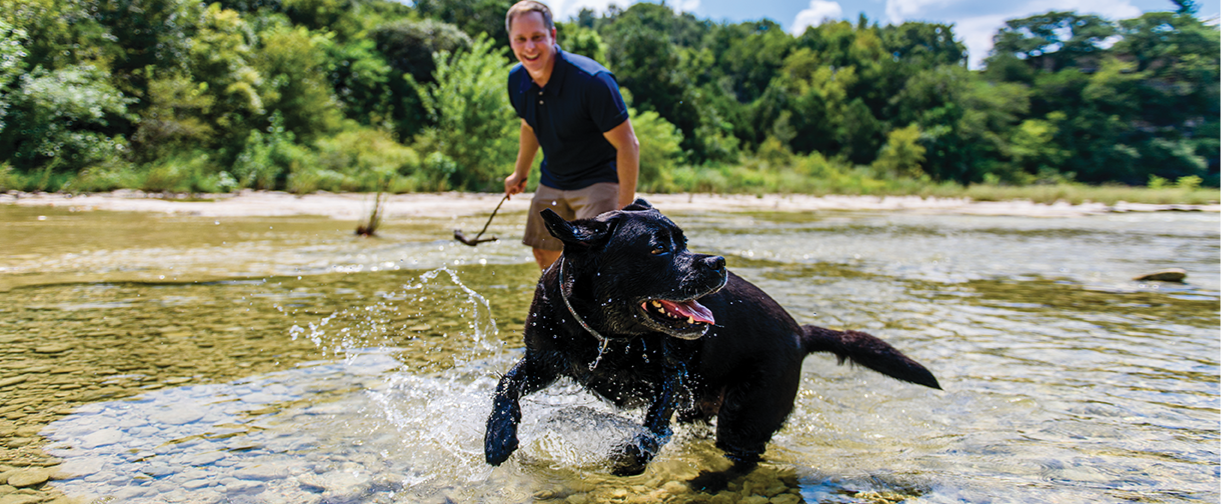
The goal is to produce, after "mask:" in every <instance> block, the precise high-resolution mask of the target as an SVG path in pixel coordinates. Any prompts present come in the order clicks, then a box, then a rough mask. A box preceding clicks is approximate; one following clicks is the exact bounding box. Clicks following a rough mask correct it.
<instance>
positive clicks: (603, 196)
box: [505, 0, 640, 269]
mask: <svg viewBox="0 0 1221 504" xmlns="http://www.w3.org/2000/svg"><path fill="white" fill-rule="evenodd" d="M505 29H506V30H507V31H508V32H509V45H510V46H511V47H512V49H513V55H514V56H516V57H517V61H518V62H520V64H518V65H517V66H514V67H513V70H512V71H511V72H510V73H509V99H510V101H511V102H512V103H513V108H514V109H516V110H517V115H518V117H520V118H521V135H520V138H521V144H520V147H519V149H518V151H517V162H516V164H515V166H514V170H513V174H512V175H509V176H508V177H506V178H505V195H506V196H512V195H514V194H518V193H521V192H522V191H525V189H526V178H527V177H528V176H529V175H530V165H531V164H532V163H533V162H534V155H535V154H536V153H537V152H538V149H539V148H540V147H542V149H543V162H542V164H541V165H540V169H541V171H542V178H541V180H540V184H539V186H538V189H536V190H535V192H534V200H533V201H532V202H531V204H530V215H529V217H528V218H527V220H526V233H525V236H524V237H523V238H522V243H524V244H526V245H529V246H531V247H533V248H534V259H535V261H537V262H538V266H539V268H541V269H547V267H548V266H550V265H551V263H553V262H555V260H556V259H559V257H560V253H561V252H562V251H563V249H564V246H563V243H562V242H560V241H559V240H558V239H556V238H555V237H552V236H551V235H550V234H549V233H548V232H547V228H546V226H545V225H544V224H543V219H542V217H541V216H540V215H539V212H541V211H542V210H543V209H544V208H550V209H552V210H554V211H555V212H556V213H558V214H560V216H562V217H564V218H565V219H568V220H572V219H574V218H576V219H584V218H590V217H594V216H596V215H598V214H601V213H603V212H608V211H611V210H617V209H620V208H623V207H625V206H627V205H628V204H630V203H631V202H632V201H634V200H635V199H636V177H637V175H638V173H639V171H640V144H639V142H637V140H636V133H635V132H633V131H632V123H631V121H630V120H629V119H628V112H627V106H626V105H625V104H624V103H623V97H622V96H621V95H620V94H619V85H618V84H617V83H616V82H615V78H614V76H613V75H611V73H610V71H609V70H607V69H606V68H605V67H603V66H602V65H601V64H599V63H598V62H596V61H594V60H592V59H589V58H586V57H584V56H580V55H576V54H570V53H566V52H564V51H562V50H560V48H559V46H557V45H556V43H555V24H554V22H552V19H551V10H550V9H548V8H547V6H546V5H543V4H542V3H540V2H536V1H534V0H524V1H522V2H518V3H517V4H515V5H513V7H511V8H509V12H508V14H507V15H506V16H505Z"/></svg>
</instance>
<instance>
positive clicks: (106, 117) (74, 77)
mask: <svg viewBox="0 0 1221 504" xmlns="http://www.w3.org/2000/svg"><path fill="white" fill-rule="evenodd" d="M109 77H110V75H109V74H108V73H107V72H104V71H102V70H99V69H97V68H95V67H92V66H71V67H67V68H63V69H59V70H54V71H48V70H45V69H43V68H41V67H38V68H35V69H34V70H33V71H31V72H29V73H26V74H24V75H22V76H21V78H20V79H19V81H18V86H17V89H15V90H13V92H12V93H11V94H9V97H8V98H6V100H12V101H11V105H10V107H11V108H9V110H8V111H7V117H6V125H5V127H4V129H3V130H2V131H0V152H5V153H8V156H6V157H8V161H9V162H11V163H12V164H13V166H14V167H15V168H17V169H18V170H23V171H34V170H36V169H37V170H44V171H47V172H51V171H59V172H73V173H75V172H79V171H81V170H83V169H86V168H90V167H93V166H98V165H111V164H122V163H123V155H124V153H125V151H126V150H127V146H128V142H127V139H126V138H124V137H123V136H122V135H117V134H110V133H109V132H108V131H107V129H108V127H109V126H111V124H112V123H113V122H116V121H123V120H126V119H127V117H128V115H127V106H128V105H129V104H131V103H132V102H133V101H134V100H132V99H130V98H127V97H126V96H124V95H123V93H121V92H120V91H119V90H117V89H115V88H114V87H112V86H111V85H110V83H109Z"/></svg>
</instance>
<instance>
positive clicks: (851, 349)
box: [484, 199, 941, 475]
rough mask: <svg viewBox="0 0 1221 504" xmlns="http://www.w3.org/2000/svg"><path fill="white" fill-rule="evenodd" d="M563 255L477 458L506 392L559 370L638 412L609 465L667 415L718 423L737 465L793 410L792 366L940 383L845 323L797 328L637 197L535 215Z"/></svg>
mask: <svg viewBox="0 0 1221 504" xmlns="http://www.w3.org/2000/svg"><path fill="white" fill-rule="evenodd" d="M543 218H544V220H545V221H546V223H547V229H548V230H549V231H550V232H551V234H552V235H554V236H555V237H556V238H559V239H560V240H562V241H563V242H564V254H563V255H562V256H561V257H560V259H559V260H558V261H556V263H555V265H553V266H552V267H551V268H549V269H548V270H547V271H545V272H544V273H543V275H542V278H541V279H540V280H539V284H538V288H537V289H536V290H535V293H534V302H533V304H532V305H531V306H530V314H529V316H528V317H527V318H526V330H525V339H526V355H525V358H523V359H522V360H521V361H519V362H517V364H516V365H514V366H513V368H512V369H511V370H509V372H508V373H506V374H505V375H504V377H503V378H501V380H500V384H499V385H498V386H497V387H496V396H495V398H494V403H493V407H492V414H491V416H490V417H489V418H488V424H487V433H486V435H485V437H484V455H485V456H486V458H487V461H488V463H489V464H492V465H500V464H501V463H502V462H504V461H505V460H506V459H508V458H509V455H511V454H512V453H513V451H514V450H516V449H517V424H518V422H519V421H520V420H521V406H520V404H519V403H518V400H519V399H520V398H521V397H522V396H523V395H526V394H529V393H532V392H535V391H537V390H539V389H541V388H543V387H546V386H547V385H548V384H550V383H552V382H554V381H555V380H556V379H557V378H559V377H560V376H569V377H571V378H573V379H574V380H576V381H577V383H580V384H581V385H583V386H584V387H585V388H587V389H589V390H591V391H593V392H594V393H595V394H597V395H599V396H601V397H603V398H605V399H606V400H608V401H610V402H612V403H614V404H615V405H616V406H619V407H636V406H645V405H647V406H648V413H647V414H646V416H645V420H644V428H645V429H644V432H642V433H641V434H639V435H638V436H636V438H635V439H633V440H631V441H630V442H628V443H626V444H625V445H623V446H621V447H620V448H619V449H617V450H616V453H615V454H614V456H613V458H612V460H613V464H614V468H613V470H614V473H615V474H617V475H633V474H639V473H641V472H643V471H644V468H645V465H646V464H648V462H649V460H650V459H652V457H653V455H655V454H656V453H657V451H658V449H660V448H661V445H663V444H664V443H665V442H666V440H667V439H668V438H669V436H670V432H671V431H670V420H671V417H672V416H674V414H675V413H677V418H678V421H680V422H692V421H697V420H705V421H706V420H710V419H711V418H712V417H713V416H715V417H717V424H716V445H717V447H718V448H720V449H721V450H724V452H725V456H726V457H728V458H729V459H730V460H732V461H734V463H735V464H734V470H735V471H738V472H745V471H748V470H750V469H751V468H753V467H754V466H755V464H756V463H757V462H758V460H759V459H760V456H761V455H762V454H763V451H764V449H765V447H766V444H767V442H768V440H770V439H771V437H772V434H774V433H775V432H776V431H777V430H779V429H780V427H781V425H782V424H783V423H784V419H785V417H787V416H788V414H789V412H791V411H792V409H793V399H794V398H795V397H796V395H797V388H798V382H799V381H800V376H801V361H802V359H803V358H805V356H806V354H808V353H810V352H831V353H834V354H835V355H836V356H838V357H839V360H840V362H841V363H842V362H843V361H844V359H851V360H852V361H853V362H855V363H857V364H860V365H863V366H865V367H868V368H870V369H873V370H875V371H878V372H881V373H883V374H886V375H889V376H892V377H895V378H898V379H900V380H905V381H908V382H912V383H917V384H920V385H925V386H928V387H932V388H941V387H940V386H939V385H938V384H937V379H936V378H934V377H933V375H932V373H930V372H929V371H928V370H926V369H924V367H923V366H921V365H920V364H918V363H916V362H915V361H913V360H911V359H909V358H907V356H905V355H903V354H902V353H901V352H899V351H898V350H896V349H894V348H893V347H891V346H890V345H889V344H887V343H886V342H884V341H882V340H880V339H878V338H875V337H873V336H870V335H868V334H865V333H862V332H856V331H843V332H841V331H834V330H830V329H823V328H821V327H815V326H810V325H806V326H800V325H798V324H797V322H796V321H794V320H793V318H792V317H791V316H789V314H788V313H787V312H785V311H784V309H783V308H781V307H780V305H778V304H777V303H776V302H775V301H774V300H773V299H772V298H771V297H769V296H768V295H767V294H766V293H764V292H763V291H762V290H759V288H758V287H755V286H754V285H752V284H751V283H750V282H747V281H746V280H743V279H741V278H740V277H738V276H737V275H734V274H733V273H730V272H728V271H727V270H726V269H725V259H724V258H723V257H719V256H709V255H703V254H694V253H691V252H690V251H688V250H687V247H686V242H687V239H686V238H685V237H684V236H683V231H682V230H681V229H679V228H678V226H676V225H675V224H674V223H673V222H671V221H670V220H669V219H667V218H666V217H664V216H662V215H661V213H660V212H658V211H657V210H655V209H653V208H652V207H651V206H650V205H649V203H648V202H647V201H644V200H643V199H639V200H636V202H635V203H633V204H632V205H629V206H628V207H627V208H624V209H623V210H621V211H615V212H607V213H605V214H602V215H600V216H598V217H597V218H594V219H585V220H577V221H573V222H567V221H565V220H564V219H563V218H561V217H560V216H559V215H557V214H556V213H555V212H552V211H550V210H544V211H543Z"/></svg>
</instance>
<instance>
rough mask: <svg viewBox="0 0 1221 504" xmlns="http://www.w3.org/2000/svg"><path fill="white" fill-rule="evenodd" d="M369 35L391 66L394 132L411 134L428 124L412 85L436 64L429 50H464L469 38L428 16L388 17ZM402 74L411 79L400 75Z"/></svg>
mask: <svg viewBox="0 0 1221 504" xmlns="http://www.w3.org/2000/svg"><path fill="white" fill-rule="evenodd" d="M370 37H371V38H372V39H373V41H374V42H375V44H376V48H377V50H378V51H379V52H381V54H383V55H384V56H385V58H386V62H387V64H389V65H390V68H391V70H392V72H391V74H390V83H389V87H390V103H391V105H392V107H393V110H392V114H391V116H392V119H393V122H394V126H395V128H394V129H395V132H396V133H397V134H398V138H399V139H400V140H405V139H408V138H411V137H412V136H414V135H416V134H417V133H419V132H420V131H421V130H422V129H423V128H425V127H426V126H428V125H429V118H428V114H427V112H426V111H425V110H424V106H423V105H422V104H421V103H420V99H419V96H420V95H419V90H418V89H417V88H416V87H415V86H418V85H425V84H428V83H430V82H432V81H433V73H434V72H435V71H436V68H437V67H436V64H435V63H434V59H433V54H434V53H439V52H447V53H450V54H454V53H457V52H461V51H465V50H466V49H468V48H469V47H470V46H471V38H470V37H469V36H467V35H466V34H465V33H462V31H460V30H458V28H457V27H456V26H454V25H451V24H447V23H442V22H439V21H436V20H432V19H427V20H424V21H416V20H412V19H400V20H396V21H391V22H388V23H385V24H383V25H381V26H378V27H377V28H375V29H374V30H373V31H372V32H370ZM404 74H406V75H410V76H411V79H410V80H408V79H403V78H401V77H400V76H402V75H404ZM412 83H415V84H412Z"/></svg>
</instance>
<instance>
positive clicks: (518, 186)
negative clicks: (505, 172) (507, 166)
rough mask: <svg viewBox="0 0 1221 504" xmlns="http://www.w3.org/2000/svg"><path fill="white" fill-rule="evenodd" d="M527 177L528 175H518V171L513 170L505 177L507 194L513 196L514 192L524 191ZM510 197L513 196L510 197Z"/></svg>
mask: <svg viewBox="0 0 1221 504" xmlns="http://www.w3.org/2000/svg"><path fill="white" fill-rule="evenodd" d="M527 178H528V177H521V176H518V175H517V172H513V174H512V175H509V176H508V177H505V196H513V195H514V194H521V193H522V192H524V191H525V190H526V179H527ZM509 199H513V198H511V197H510V198H509Z"/></svg>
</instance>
